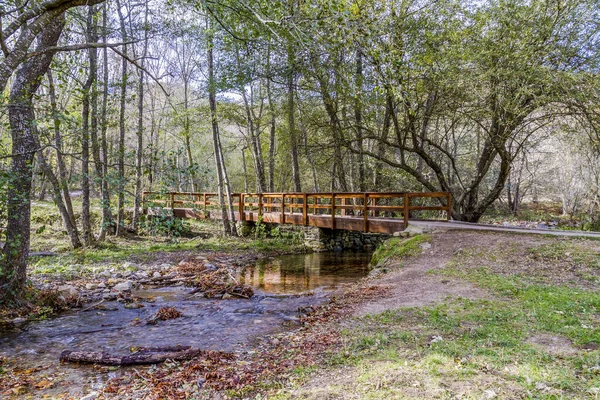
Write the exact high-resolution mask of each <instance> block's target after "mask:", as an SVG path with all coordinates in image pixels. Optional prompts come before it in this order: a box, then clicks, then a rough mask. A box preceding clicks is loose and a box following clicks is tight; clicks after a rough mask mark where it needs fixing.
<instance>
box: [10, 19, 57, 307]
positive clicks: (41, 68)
mask: <svg viewBox="0 0 600 400" xmlns="http://www.w3.org/2000/svg"><path fill="white" fill-rule="evenodd" d="M64 25H65V19H64V14H62V13H61V14H59V16H58V17H57V18H55V19H53V20H52V21H51V22H49V23H48V25H47V26H46V27H45V28H44V30H43V31H42V33H41V34H40V40H39V44H38V46H37V50H38V51H40V50H45V49H47V48H49V47H55V46H56V44H57V42H58V39H59V37H60V35H61V33H62V30H63V27H64ZM54 53H55V52H54V51H47V52H44V53H41V54H39V55H37V56H34V57H32V58H30V59H29V61H27V62H26V63H25V64H23V66H22V67H21V68H19V70H18V71H17V75H16V77H15V80H14V82H13V85H12V89H11V92H10V98H9V102H8V119H9V123H10V132H11V137H12V162H11V169H10V177H11V181H10V185H9V187H8V193H7V205H6V208H7V226H6V244H5V246H4V249H3V250H2V251H3V255H4V258H3V259H2V260H1V262H0V303H2V304H12V305H16V304H21V303H23V301H24V298H23V291H24V289H25V282H26V274H27V259H28V255H29V243H30V226H31V221H30V215H31V179H32V177H31V172H32V171H31V166H32V163H33V157H34V154H35V152H36V151H37V150H38V148H37V141H36V133H37V132H36V123H35V114H34V109H33V96H34V94H35V92H36V91H37V89H38V88H39V86H40V83H41V80H42V77H43V76H44V74H46V72H47V71H48V68H49V67H50V62H51V61H52V58H53V56H54Z"/></svg>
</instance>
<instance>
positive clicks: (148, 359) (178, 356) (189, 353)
mask: <svg viewBox="0 0 600 400" xmlns="http://www.w3.org/2000/svg"><path fill="white" fill-rule="evenodd" d="M202 352H203V350H200V349H192V348H189V347H166V348H140V349H139V352H137V353H133V354H130V355H127V356H120V355H114V354H110V353H107V352H104V351H103V352H95V351H71V350H65V351H63V352H62V353H61V354H60V361H62V362H73V363H80V364H102V365H112V366H127V365H143V364H159V363H162V362H165V361H167V360H173V361H183V360H190V359H192V358H194V357H197V356H199V355H200V354H202Z"/></svg>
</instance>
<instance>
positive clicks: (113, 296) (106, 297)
mask: <svg viewBox="0 0 600 400" xmlns="http://www.w3.org/2000/svg"><path fill="white" fill-rule="evenodd" d="M102 298H103V299H104V300H108V301H113V300H116V299H117V294H116V293H104V294H103V295H102Z"/></svg>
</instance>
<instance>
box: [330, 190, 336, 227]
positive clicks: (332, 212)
mask: <svg viewBox="0 0 600 400" xmlns="http://www.w3.org/2000/svg"><path fill="white" fill-rule="evenodd" d="M331 229H335V193H331Z"/></svg>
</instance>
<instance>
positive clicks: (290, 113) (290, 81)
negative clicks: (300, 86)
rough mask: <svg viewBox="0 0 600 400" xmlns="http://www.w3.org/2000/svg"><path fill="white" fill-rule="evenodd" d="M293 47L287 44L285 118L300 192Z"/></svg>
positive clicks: (293, 178) (295, 188) (293, 177)
mask: <svg viewBox="0 0 600 400" xmlns="http://www.w3.org/2000/svg"><path fill="white" fill-rule="evenodd" d="M294 64H295V61H294V49H293V48H292V45H291V43H290V44H289V45H288V73H287V91H288V92H287V95H288V98H287V119H288V130H289V137H290V146H291V153H292V180H293V181H294V191H296V192H301V191H302V184H301V182H300V164H299V161H298V143H297V142H298V139H297V135H296V120H295V116H294V113H295V109H296V107H295V105H294V96H295V94H294V92H295V90H294V77H295V75H296V73H295V71H294V68H295V66H294Z"/></svg>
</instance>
